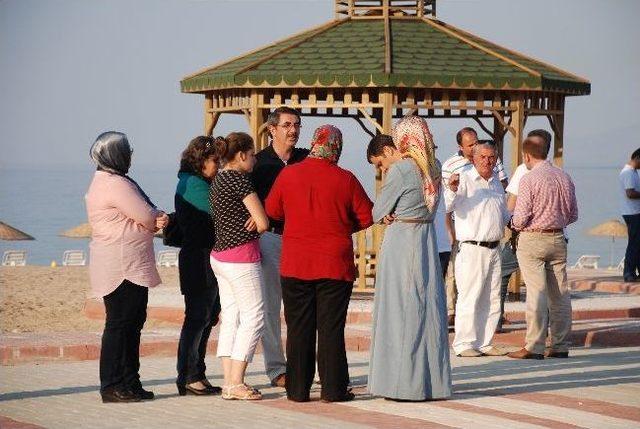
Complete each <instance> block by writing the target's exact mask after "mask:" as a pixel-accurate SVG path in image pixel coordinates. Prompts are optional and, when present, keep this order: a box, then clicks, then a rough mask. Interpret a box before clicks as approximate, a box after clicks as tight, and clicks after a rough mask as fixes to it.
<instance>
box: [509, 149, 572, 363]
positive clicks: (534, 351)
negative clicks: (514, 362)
mask: <svg viewBox="0 0 640 429" xmlns="http://www.w3.org/2000/svg"><path fill="white" fill-rule="evenodd" d="M545 154H546V148H545V147H544V144H543V142H542V141H541V139H534V138H527V139H525V141H524V142H523V155H524V162H525V164H526V166H527V168H528V169H529V170H530V171H529V173H528V174H527V175H526V176H524V177H523V178H522V181H521V182H520V188H519V190H518V199H517V201H516V207H515V210H514V212H513V218H512V220H511V224H512V227H513V229H515V230H517V231H520V238H519V241H518V250H517V256H518V262H519V263H520V270H521V271H522V276H523V278H524V281H525V284H526V285H527V336H526V338H525V346H524V347H523V348H522V349H520V350H518V351H516V352H512V353H509V354H508V356H509V357H511V358H514V359H544V357H554V358H566V357H568V356H569V333H570V332H571V297H570V292H569V288H568V283H567V241H566V239H565V236H564V232H563V229H564V228H565V227H566V226H567V225H569V224H571V223H573V222H575V221H576V220H578V205H577V202H576V193H575V187H574V185H573V182H572V181H571V177H569V175H568V174H567V173H565V172H564V171H562V170H561V169H559V168H557V167H554V166H553V165H551V163H550V162H549V161H546V160H545ZM547 327H548V328H549V330H550V331H551V348H550V349H548V350H547V351H546V352H545V339H546V336H547Z"/></svg>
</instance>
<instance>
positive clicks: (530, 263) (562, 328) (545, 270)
mask: <svg viewBox="0 0 640 429" xmlns="http://www.w3.org/2000/svg"><path fill="white" fill-rule="evenodd" d="M517 255H518V263H519V264H520V270H521V272H522V277H523V279H524V282H525V284H526V286H527V336H526V339H525V348H526V349H527V350H528V351H530V352H532V353H543V352H544V348H545V340H546V337H547V328H548V329H549V330H550V331H551V347H552V348H553V350H555V351H560V352H566V351H567V350H569V333H570V332H571V296H570V293H569V288H568V282H567V242H566V241H565V238H564V234H562V233H538V232H526V231H524V232H522V233H521V234H520V238H519V241H518V251H517Z"/></svg>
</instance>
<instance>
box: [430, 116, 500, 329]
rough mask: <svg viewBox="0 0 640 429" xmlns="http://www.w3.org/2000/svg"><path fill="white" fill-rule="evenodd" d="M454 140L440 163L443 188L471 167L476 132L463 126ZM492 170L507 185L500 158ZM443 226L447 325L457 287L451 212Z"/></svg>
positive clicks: (454, 238)
mask: <svg viewBox="0 0 640 429" xmlns="http://www.w3.org/2000/svg"><path fill="white" fill-rule="evenodd" d="M456 142H457V143H458V151H457V152H456V153H454V154H453V155H452V156H451V157H450V158H449V159H447V160H446V161H445V162H444V164H442V184H443V185H444V186H443V189H446V188H448V187H449V179H450V178H451V175H453V174H460V173H462V172H463V171H466V170H467V169H471V168H473V147H474V146H475V145H476V144H477V143H478V133H476V130H474V129H473V128H471V127H464V128H462V129H461V130H460V131H458V133H457V134H456ZM494 172H495V173H496V174H497V176H498V179H499V180H500V182H501V183H502V186H503V187H506V186H507V183H508V177H507V174H506V173H505V171H504V166H503V165H502V161H500V158H498V159H497V161H496V165H495V168H494ZM445 226H446V230H447V233H448V234H449V241H450V242H451V256H450V260H449V266H450V269H449V270H448V273H447V276H446V277H447V278H446V281H445V284H446V286H447V314H448V319H449V325H453V323H454V321H455V311H456V310H455V308H456V299H457V295H458V294H457V289H456V282H455V276H454V274H453V273H454V270H455V260H456V253H457V251H458V243H457V241H456V233H455V227H454V225H453V217H452V215H451V213H447V214H446V215H445Z"/></svg>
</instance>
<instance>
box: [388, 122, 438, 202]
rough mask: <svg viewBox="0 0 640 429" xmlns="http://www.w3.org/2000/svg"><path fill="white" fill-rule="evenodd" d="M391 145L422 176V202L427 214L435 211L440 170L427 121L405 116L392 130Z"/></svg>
mask: <svg viewBox="0 0 640 429" xmlns="http://www.w3.org/2000/svg"><path fill="white" fill-rule="evenodd" d="M392 137H393V143H394V144H395V145H396V148H397V149H398V150H399V151H400V153H401V154H402V156H403V157H404V158H412V159H413V160H414V161H415V162H416V164H417V165H418V168H419V169H420V173H421V175H422V182H423V190H424V201H425V203H426V205H427V209H428V210H429V212H433V211H435V209H436V207H437V206H438V197H439V195H440V182H441V179H442V170H441V167H440V162H439V161H438V160H437V159H436V157H435V153H434V149H435V145H434V144H433V137H432V136H431V131H429V126H428V125H427V121H425V120H424V119H422V118H421V117H419V116H405V117H404V118H402V119H401V120H400V121H399V122H398V123H397V124H396V126H395V127H394V128H393V135H392Z"/></svg>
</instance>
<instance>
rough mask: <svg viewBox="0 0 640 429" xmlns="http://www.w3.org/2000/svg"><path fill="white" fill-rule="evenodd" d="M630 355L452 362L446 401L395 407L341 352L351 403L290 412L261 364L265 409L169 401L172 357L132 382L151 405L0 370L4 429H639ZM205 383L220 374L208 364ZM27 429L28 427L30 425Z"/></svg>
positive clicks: (257, 378)
mask: <svg viewBox="0 0 640 429" xmlns="http://www.w3.org/2000/svg"><path fill="white" fill-rule="evenodd" d="M639 352H640V347H625V348H608V349H576V350H573V351H572V356H571V358H570V359H566V360H565V359H546V360H544V361H516V360H511V359H508V358H504V357H496V358H488V357H484V358H467V359H463V358H456V357H453V360H452V363H453V366H454V389H455V395H454V397H453V399H451V400H447V401H437V402H423V403H396V402H390V401H385V400H383V399H380V398H374V397H371V396H368V395H367V394H366V389H365V387H364V386H365V385H366V379H367V377H366V374H367V365H368V363H367V354H366V353H361V352H352V353H349V363H350V372H351V381H352V384H353V385H354V387H355V392H356V393H357V397H356V400H355V401H353V402H349V403H344V404H324V403H321V402H319V401H318V400H317V397H318V393H317V392H315V393H314V395H313V396H314V398H315V400H313V401H312V402H310V403H306V404H297V403H292V402H289V401H287V400H286V398H285V397H284V391H283V389H279V388H273V387H270V386H268V385H267V378H266V377H265V376H264V374H263V372H262V356H260V355H258V356H256V359H255V361H254V362H253V363H252V364H251V365H250V367H249V374H250V376H249V377H248V381H249V383H252V384H254V385H256V386H257V387H258V388H259V389H261V390H262V392H263V394H264V396H265V400H263V401H259V402H255V403H247V402H240V401H224V400H222V399H221V398H220V397H193V396H187V397H179V396H177V393H176V390H175V386H174V384H173V383H174V376H175V370H174V366H175V360H174V358H145V359H143V360H142V368H141V374H142V378H143V383H144V385H145V387H147V388H151V389H152V390H154V391H155V393H156V397H157V399H156V400H154V401H149V402H144V403H135V404H102V403H101V402H100V400H99V396H98V392H97V390H98V385H97V375H98V363H97V361H84V362H70V363H50V364H46V365H36V364H25V365H18V366H3V367H0V380H2V381H0V427H2V428H3V429H4V428H34V427H46V428H65V429H66V428H167V427H170V428H172V429H173V428H193V427H216V428H218V427H220V428H260V429H267V428H277V429H282V428H300V427H304V428H326V427H334V428H337V427H339V428H345V429H350V428H391V427H394V428H396V427H402V428H447V427H457V428H503V427H514V428H540V427H548V428H577V427H583V428H594V429H602V428H624V429H628V428H634V427H640V359H638V355H639ZM209 362H210V367H209V378H210V379H211V380H213V381H214V382H217V383H218V384H219V383H220V368H219V365H218V363H217V362H216V361H215V359H214V358H213V357H212V358H210V359H209ZM34 425H35V426H34Z"/></svg>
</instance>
